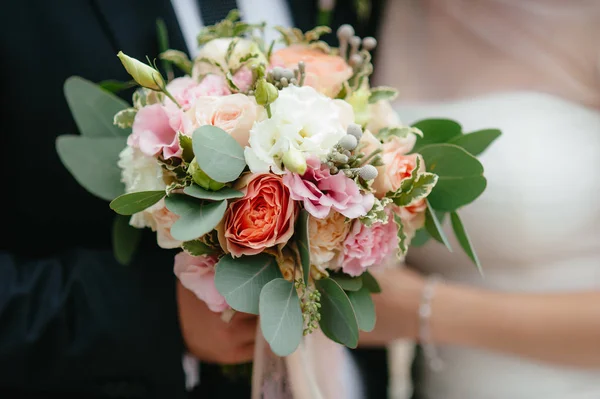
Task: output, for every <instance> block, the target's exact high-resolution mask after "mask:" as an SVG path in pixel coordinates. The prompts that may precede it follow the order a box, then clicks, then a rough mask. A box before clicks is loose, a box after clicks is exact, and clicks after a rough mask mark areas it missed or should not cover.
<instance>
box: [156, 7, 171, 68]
mask: <svg viewBox="0 0 600 399" xmlns="http://www.w3.org/2000/svg"><path fill="white" fill-rule="evenodd" d="M156 35H157V36H158V50H159V52H161V53H163V52H165V51H167V50H168V49H169V32H168V30H167V25H166V24H165V21H164V20H163V19H162V18H158V19H157V20H156ZM161 59H162V60H163V62H162V66H163V71H165V74H166V75H167V78H168V80H172V79H173V78H174V75H173V67H172V66H171V63H169V62H167V61H166V60H165V59H164V58H162V57H161Z"/></svg>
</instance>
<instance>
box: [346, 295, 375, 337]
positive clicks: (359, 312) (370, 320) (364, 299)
mask: <svg viewBox="0 0 600 399" xmlns="http://www.w3.org/2000/svg"><path fill="white" fill-rule="evenodd" d="M346 294H348V299H350V303H351V304H352V308H353V309H354V313H355V314H356V320H357V321H358V328H360V329H361V330H363V331H366V332H369V331H373V329H374V328H375V319H376V314H375V304H374V303H373V298H371V293H370V292H369V289H368V288H367V287H362V288H361V289H360V290H358V291H353V292H347V293H346Z"/></svg>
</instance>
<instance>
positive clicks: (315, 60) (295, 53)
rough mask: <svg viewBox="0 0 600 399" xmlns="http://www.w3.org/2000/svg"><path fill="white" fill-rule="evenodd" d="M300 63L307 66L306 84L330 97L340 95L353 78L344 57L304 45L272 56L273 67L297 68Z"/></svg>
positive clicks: (286, 49) (292, 47) (286, 48)
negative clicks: (343, 87) (302, 62)
mask: <svg viewBox="0 0 600 399" xmlns="http://www.w3.org/2000/svg"><path fill="white" fill-rule="evenodd" d="M300 61H304V63H305V65H306V80H305V82H304V83H305V84H306V85H307V86H311V87H314V88H315V89H317V90H318V91H320V92H321V93H323V94H325V95H327V96H329V97H334V96H335V95H336V94H338V92H339V91H340V89H341V87H342V83H344V82H345V81H347V80H348V79H350V77H351V76H352V68H351V67H350V66H349V65H348V64H347V63H346V61H345V60H344V59H343V58H342V57H340V56H337V55H331V54H327V53H325V52H323V51H322V50H319V49H316V48H311V47H308V46H304V45H293V46H290V47H285V48H282V49H281V50H278V51H276V52H275V53H274V54H273V55H272V56H271V64H272V65H275V66H283V67H286V68H290V69H295V68H297V67H298V63H299V62H300Z"/></svg>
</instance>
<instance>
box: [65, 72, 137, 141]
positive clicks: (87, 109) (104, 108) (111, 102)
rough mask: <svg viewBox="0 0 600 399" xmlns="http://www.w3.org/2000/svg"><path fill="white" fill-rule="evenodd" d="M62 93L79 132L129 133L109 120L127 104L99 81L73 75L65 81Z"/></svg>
mask: <svg viewBox="0 0 600 399" xmlns="http://www.w3.org/2000/svg"><path fill="white" fill-rule="evenodd" d="M64 94H65V97H66V99H67V103H68V104H69V108H70V110H71V114H72V115H73V118H74V119H75V123H76V124H77V129H78V130H79V133H80V134H81V135H82V136H85V137H127V136H128V135H129V134H130V133H131V130H130V129H121V128H119V127H118V126H115V125H114V124H113V123H112V122H113V117H114V116H115V114H116V113H117V112H119V111H121V110H124V109H126V108H129V104H127V103H126V102H125V101H123V100H121V99H120V98H119V97H117V96H115V95H114V94H112V93H109V92H108V91H106V90H104V89H102V88H101V87H100V86H99V85H97V84H95V83H92V82H90V81H89V80H86V79H83V78H80V77H78V76H72V77H70V78H68V79H67V80H66V81H65V84H64Z"/></svg>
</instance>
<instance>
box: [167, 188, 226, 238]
mask: <svg viewBox="0 0 600 399" xmlns="http://www.w3.org/2000/svg"><path fill="white" fill-rule="evenodd" d="M165 205H166V206H167V209H168V210H170V211H171V212H173V213H175V214H177V215H179V216H180V218H179V219H178V220H177V221H176V222H175V223H174V224H173V226H172V227H171V235H172V236H173V238H174V239H176V240H180V241H190V240H194V239H196V238H198V237H202V236H203V235H205V234H206V233H209V232H211V231H212V230H213V229H214V228H215V227H216V226H217V225H218V224H219V222H220V221H221V219H223V215H225V210H227V201H218V202H206V203H205V202H202V201H199V200H198V199H196V198H193V197H189V196H187V195H185V194H171V195H170V196H168V197H166V198H165Z"/></svg>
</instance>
